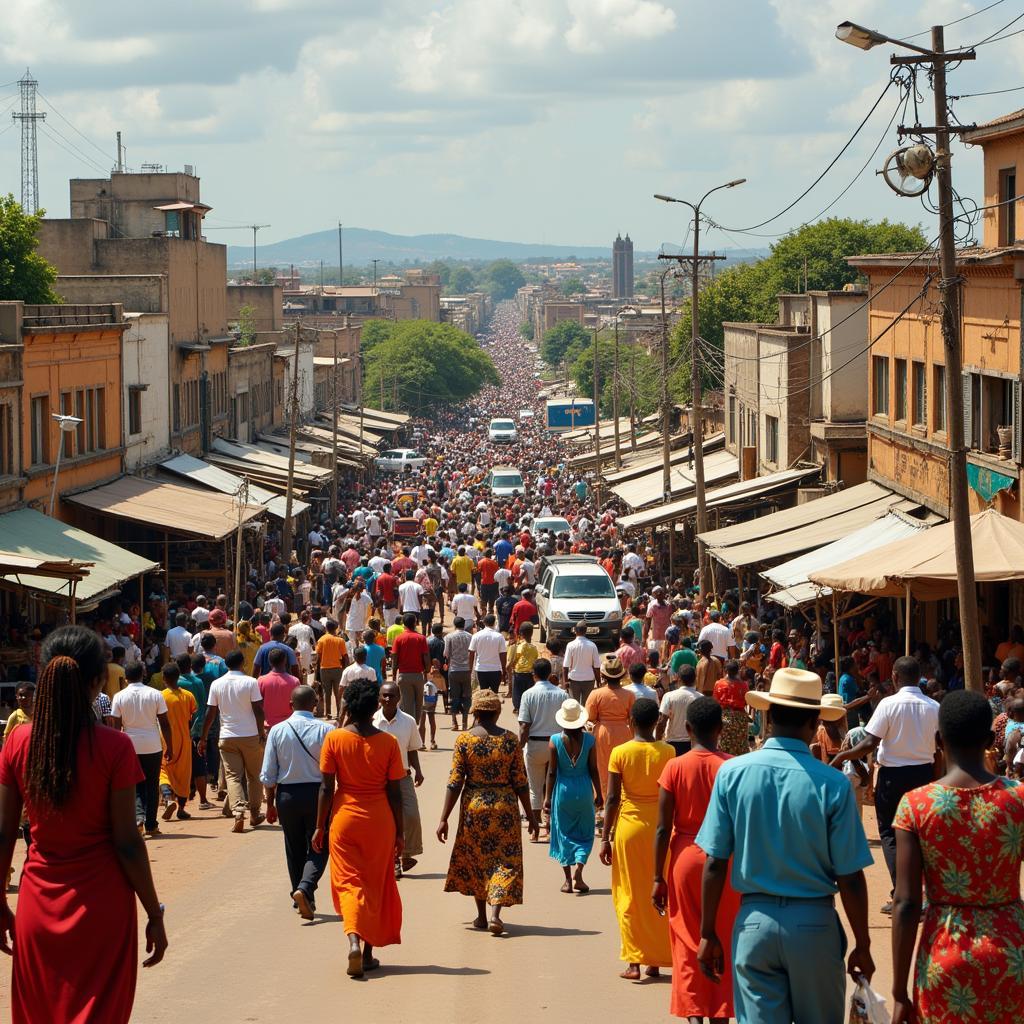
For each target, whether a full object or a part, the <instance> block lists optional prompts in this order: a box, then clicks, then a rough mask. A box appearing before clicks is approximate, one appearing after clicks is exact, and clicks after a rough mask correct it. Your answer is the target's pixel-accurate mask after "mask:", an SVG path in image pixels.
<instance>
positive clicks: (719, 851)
mask: <svg viewBox="0 0 1024 1024" xmlns="http://www.w3.org/2000/svg"><path fill="white" fill-rule="evenodd" d="M821 697H822V693H821V679H820V678H819V677H818V676H817V675H815V674H814V673H813V672H805V671H803V670H802V669H794V668H782V669H779V670H778V671H776V673H775V675H774V676H773V677H772V682H771V689H770V690H769V691H768V692H767V693H764V692H758V691H755V692H752V693H748V694H747V698H746V699H747V703H748V704H749V705H750V706H751V707H753V708H756V709H757V710H759V711H761V712H762V713H766V714H767V716H768V722H769V725H770V728H771V737H770V738H769V739H768V740H766V741H765V744H764V746H763V747H761V749H760V750H757V751H755V752H753V753H750V754H745V755H743V756H742V757H736V758H733V759H731V760H730V761H727V762H726V763H725V764H724V765H722V767H721V769H720V770H719V772H718V775H717V776H716V777H715V785H714V788H713V790H712V792H711V802H710V804H709V806H708V811H707V814H706V815H705V817H704V824H703V825H702V826H701V830H700V832H699V833H698V835H697V845H698V846H699V847H700V848H701V849H702V850H703V851H704V852H705V853H706V854H707V856H708V859H707V862H706V863H705V866H704V879H703V886H702V901H701V944H700V949H699V950H698V954H697V955H698V959H699V961H700V967H701V970H702V971H703V972H704V973H705V974H707V975H708V976H709V977H714V978H716V979H717V978H718V977H720V976H721V974H722V971H723V970H724V967H725V957H724V953H723V949H722V939H723V938H727V937H726V936H722V937H719V936H718V935H717V934H716V931H715V919H716V916H717V914H718V906H719V903H720V901H721V897H722V890H723V888H724V886H725V880H726V874H727V872H728V869H729V858H730V857H731V858H732V875H731V881H732V886H733V888H734V889H735V890H736V891H737V892H738V893H739V894H740V896H741V900H742V902H741V905H740V910H739V913H738V914H737V916H736V924H735V928H734V931H733V935H732V937H731V938H732V971H733V997H734V1000H735V1011H736V1019H737V1020H738V1021H740V1022H741V1024H838V1022H840V1021H842V1019H843V1017H844V1013H843V1003H844V1000H845V993H846V984H845V979H844V977H843V954H844V952H845V950H846V936H845V933H844V932H843V928H842V925H841V924H840V922H839V917H838V915H837V914H836V911H835V894H836V892H837V891H838V893H839V895H840V897H841V898H842V901H843V908H844V909H845V911H846V916H847V918H848V920H849V922H850V927H851V929H852V930H853V934H854V949H853V951H852V952H851V953H850V956H849V958H848V960H847V965H846V966H847V970H848V972H849V973H850V974H851V976H856V975H863V977H864V978H865V979H866V980H868V981H870V980H871V976H872V974H873V973H874V970H875V965H874V962H873V961H872V959H871V952H870V947H871V938H870V935H869V933H868V921H867V883H866V882H865V880H864V868H865V867H867V866H868V865H869V864H871V863H872V858H871V853H870V851H869V850H868V844H867V839H866V838H865V836H864V829H863V827H862V826H861V823H860V815H859V813H858V810H857V803H856V800H855V798H854V794H853V789H852V788H851V786H850V784H849V782H848V781H847V780H846V778H845V776H843V774H842V773H841V772H838V771H836V770H835V769H834V768H830V767H829V766H828V765H826V764H823V763H822V762H820V761H819V760H818V759H817V758H815V757H814V756H813V755H812V754H811V752H810V743H811V741H812V740H813V738H814V734H815V731H816V729H817V724H818V719H819V718H821V719H824V720H826V721H834V720H835V719H837V718H839V717H841V716H842V715H843V713H844V709H843V708H840V707H834V706H829V705H823V704H822V701H821Z"/></svg>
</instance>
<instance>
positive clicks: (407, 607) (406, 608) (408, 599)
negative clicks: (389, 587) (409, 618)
mask: <svg viewBox="0 0 1024 1024" xmlns="http://www.w3.org/2000/svg"><path fill="white" fill-rule="evenodd" d="M414 576H415V573H414V571H413V570H412V569H409V570H407V571H406V574H405V582H404V583H402V584H401V585H400V586H399V588H398V604H399V607H400V608H401V609H402V614H403V615H404V614H405V613H406V612H412V613H413V614H414V615H416V616H417V617H418V616H419V614H420V610H421V603H420V598H422V597H423V588H422V587H421V586H420V585H419V584H418V583H417V582H416V580H415V579H414Z"/></svg>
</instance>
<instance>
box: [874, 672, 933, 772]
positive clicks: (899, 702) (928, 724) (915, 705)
mask: <svg viewBox="0 0 1024 1024" xmlns="http://www.w3.org/2000/svg"><path fill="white" fill-rule="evenodd" d="M938 729H939V705H938V702H937V701H934V700H932V699H931V697H926V696H925V695H924V693H922V692H921V690H920V688H919V687H917V686H901V687H900V688H899V689H898V690H897V691H896V692H895V693H894V694H892V696H890V697H883V698H882V700H880V701H879V702H878V707H877V708H875V712H874V714H873V715H872V716H871V720H870V721H869V722H868V724H867V730H868V732H869V733H871V735H872V736H877V737H878V738H879V739H880V740H881V741H882V742H881V743H880V744H879V745H878V756H877V760H878V763H879V764H880V765H881V766H882V767H883V768H902V767H906V766H908V765H916V764H930V763H931V762H932V761H933V760H934V758H935V733H936V732H938Z"/></svg>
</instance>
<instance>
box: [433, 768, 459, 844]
mask: <svg viewBox="0 0 1024 1024" xmlns="http://www.w3.org/2000/svg"><path fill="white" fill-rule="evenodd" d="M461 792H462V783H461V782H456V783H449V784H448V785H447V786H446V787H445V791H444V805H443V806H442V807H441V821H440V824H438V826H437V838H438V841H439V842H442V843H443V842H445V840H447V838H448V819H449V817H451V813H452V810H453V809H454V807H455V803H456V801H457V800H458V799H459V794H460V793H461Z"/></svg>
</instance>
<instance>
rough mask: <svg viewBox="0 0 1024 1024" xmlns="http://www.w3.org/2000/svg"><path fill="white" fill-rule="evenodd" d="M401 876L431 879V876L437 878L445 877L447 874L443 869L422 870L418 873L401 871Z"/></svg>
mask: <svg viewBox="0 0 1024 1024" xmlns="http://www.w3.org/2000/svg"><path fill="white" fill-rule="evenodd" d="M402 877H403V878H418V879H423V878H426V879H431V878H434V879H437V878H447V877H448V875H447V873H446V872H444V871H424V872H422V873H420V872H419V871H403V872H402Z"/></svg>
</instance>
